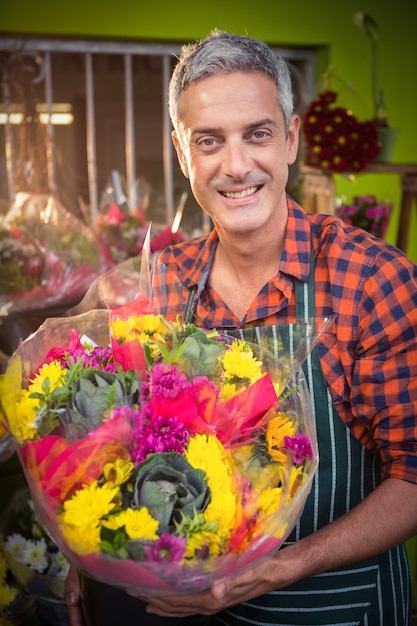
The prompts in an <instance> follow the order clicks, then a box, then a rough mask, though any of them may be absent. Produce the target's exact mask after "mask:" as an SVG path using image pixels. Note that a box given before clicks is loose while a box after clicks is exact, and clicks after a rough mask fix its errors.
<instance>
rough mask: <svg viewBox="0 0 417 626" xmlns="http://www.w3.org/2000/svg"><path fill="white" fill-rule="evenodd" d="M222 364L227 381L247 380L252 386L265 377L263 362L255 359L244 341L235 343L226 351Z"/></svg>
mask: <svg viewBox="0 0 417 626" xmlns="http://www.w3.org/2000/svg"><path fill="white" fill-rule="evenodd" d="M222 363H223V369H224V374H225V377H226V381H232V382H235V381H236V379H245V380H248V381H249V383H250V384H252V383H254V382H255V381H256V380H258V379H259V378H261V377H262V376H263V374H262V371H261V368H262V362H261V361H258V360H257V359H256V357H254V355H253V352H252V350H251V348H250V347H249V345H248V344H247V343H245V342H244V341H240V342H238V341H234V342H233V343H232V345H231V347H230V349H229V350H226V352H225V355H224V357H223V359H222Z"/></svg>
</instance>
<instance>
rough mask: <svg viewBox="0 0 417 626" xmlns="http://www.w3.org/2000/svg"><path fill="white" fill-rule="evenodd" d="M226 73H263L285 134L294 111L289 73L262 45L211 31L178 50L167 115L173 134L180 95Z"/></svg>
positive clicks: (248, 39) (219, 31)
mask: <svg viewBox="0 0 417 626" xmlns="http://www.w3.org/2000/svg"><path fill="white" fill-rule="evenodd" d="M227 72H246V73H253V72H256V73H262V74H265V75H266V76H269V78H271V79H272V80H273V81H274V83H275V85H276V88H277V97H278V103H279V106H280V108H281V111H282V114H283V116H284V122H285V128H286V131H288V127H289V123H290V119H291V116H292V114H293V111H294V98H293V91H292V84H291V76H290V71H289V69H288V65H287V63H286V62H285V61H284V59H283V58H282V57H279V56H276V55H275V54H274V53H273V52H272V50H271V48H269V46H267V44H265V43H264V42H263V41H260V40H258V39H253V38H252V37H244V36H238V35H232V34H230V33H226V32H224V31H221V30H213V31H212V32H211V33H210V35H209V36H208V37H206V38H205V39H201V40H200V41H197V42H196V43H192V44H186V45H184V46H183V47H182V49H181V54H180V57H179V60H178V63H177V65H176V67H175V69H174V72H173V74H172V77H171V81H170V85H169V113H170V116H171V121H172V124H173V126H174V128H175V130H178V125H179V121H180V119H181V95H182V93H183V91H185V90H186V89H187V88H188V87H189V86H190V85H191V83H194V82H196V81H199V80H202V79H204V78H209V77H210V76H215V75H217V74H220V73H227Z"/></svg>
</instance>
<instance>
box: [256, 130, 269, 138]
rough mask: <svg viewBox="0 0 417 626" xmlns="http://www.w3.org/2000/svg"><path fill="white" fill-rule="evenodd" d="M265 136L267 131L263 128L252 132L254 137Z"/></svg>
mask: <svg viewBox="0 0 417 626" xmlns="http://www.w3.org/2000/svg"><path fill="white" fill-rule="evenodd" d="M266 136H267V133H266V131H264V130H255V132H254V133H253V137H254V138H255V139H263V138H264V137H266Z"/></svg>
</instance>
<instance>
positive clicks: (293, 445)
mask: <svg viewBox="0 0 417 626" xmlns="http://www.w3.org/2000/svg"><path fill="white" fill-rule="evenodd" d="M284 444H285V446H284V447H285V448H286V449H287V450H290V451H291V452H292V456H293V460H294V463H295V464H296V465H301V463H303V462H304V461H305V460H306V459H311V458H313V451H312V449H311V444H310V440H309V438H308V437H306V436H305V435H301V434H300V433H297V435H295V437H288V436H287V437H284Z"/></svg>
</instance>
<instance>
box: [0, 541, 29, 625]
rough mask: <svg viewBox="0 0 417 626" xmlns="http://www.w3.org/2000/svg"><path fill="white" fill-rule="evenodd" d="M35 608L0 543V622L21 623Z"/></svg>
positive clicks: (5, 623)
mask: <svg viewBox="0 0 417 626" xmlns="http://www.w3.org/2000/svg"><path fill="white" fill-rule="evenodd" d="M34 610H35V598H34V597H33V596H31V595H29V594H27V593H26V592H25V591H24V590H23V589H22V587H21V586H20V584H19V583H18V581H17V580H16V579H15V577H14V576H13V573H12V571H11V570H10V567H9V564H8V562H7V558H6V554H5V552H4V550H3V548H2V546H1V543H0V624H1V626H16V625H17V624H23V623H24V621H25V620H27V619H28V618H29V617H30V615H31V614H32V613H33V612H34Z"/></svg>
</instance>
